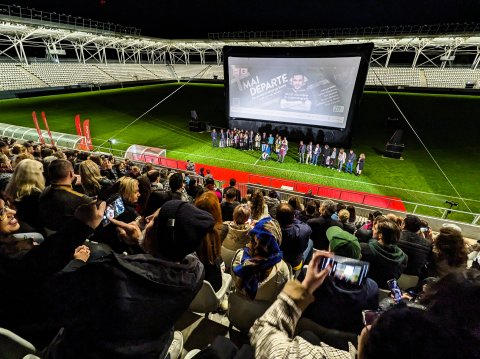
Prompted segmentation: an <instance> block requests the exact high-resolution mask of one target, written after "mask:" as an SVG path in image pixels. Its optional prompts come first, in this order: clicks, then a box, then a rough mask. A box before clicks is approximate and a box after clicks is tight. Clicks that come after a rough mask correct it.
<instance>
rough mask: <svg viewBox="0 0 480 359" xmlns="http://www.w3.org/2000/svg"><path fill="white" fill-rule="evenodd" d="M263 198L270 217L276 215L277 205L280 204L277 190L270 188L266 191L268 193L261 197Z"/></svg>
mask: <svg viewBox="0 0 480 359" xmlns="http://www.w3.org/2000/svg"><path fill="white" fill-rule="evenodd" d="M263 200H264V201H265V204H266V205H267V208H268V214H269V215H270V217H272V218H275V217H276V216H277V207H278V205H279V204H280V200H279V199H278V193H277V191H275V190H274V189H271V190H270V191H269V192H268V195H267V196H264V197H263Z"/></svg>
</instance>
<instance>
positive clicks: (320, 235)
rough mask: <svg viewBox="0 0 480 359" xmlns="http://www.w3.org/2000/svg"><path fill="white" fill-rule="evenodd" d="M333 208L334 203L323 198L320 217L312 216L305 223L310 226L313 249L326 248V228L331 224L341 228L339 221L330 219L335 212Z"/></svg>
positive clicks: (334, 206)
mask: <svg viewBox="0 0 480 359" xmlns="http://www.w3.org/2000/svg"><path fill="white" fill-rule="evenodd" d="M335 208H336V205H335V203H333V201H330V200H325V201H323V202H322V205H321V207H320V217H317V218H312V219H309V220H308V221H307V224H308V225H309V226H310V228H312V235H311V238H312V240H313V247H314V248H315V249H322V250H327V249H328V244H329V243H328V239H327V229H328V228H330V227H332V226H337V227H340V228H343V225H342V223H341V222H339V221H335V220H333V219H332V214H334V213H335Z"/></svg>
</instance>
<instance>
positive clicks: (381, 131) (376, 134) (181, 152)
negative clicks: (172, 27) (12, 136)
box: [0, 83, 480, 221]
mask: <svg viewBox="0 0 480 359" xmlns="http://www.w3.org/2000/svg"><path fill="white" fill-rule="evenodd" d="M180 86H182V84H176V83H174V84H163V85H152V86H143V87H136V88H129V89H118V90H104V91H99V92H86V93H76V94H65V95H53V96H44V97H35V98H27V99H9V100H2V101H0V114H1V119H0V122H3V123H11V124H16V125H20V126H28V127H33V123H32V118H31V112H32V111H37V115H38V116H39V113H40V112H41V111H45V112H46V114H47V118H48V122H49V126H50V129H51V130H52V131H57V132H66V133H75V126H74V116H75V114H77V113H79V114H80V115H81V118H82V119H87V118H89V119H90V121H91V122H90V124H91V133H92V137H93V138H94V145H96V146H98V145H101V144H103V146H104V147H105V148H107V149H108V146H109V145H108V144H106V140H108V139H109V138H114V139H115V140H116V141H117V143H115V144H114V145H113V148H114V149H115V150H124V149H126V148H127V147H128V146H129V144H134V143H136V144H144V145H150V146H156V147H162V148H166V149H167V156H168V157H169V158H176V159H191V160H194V161H197V162H202V163H205V164H210V165H215V166H220V167H228V168H232V169H238V170H242V171H249V172H253V173H258V174H265V175H269V176H275V177H282V178H288V179H293V180H300V181H305V182H312V183H319V184H323V185H328V186H333V187H340V188H345V189H351V190H357V191H363V192H370V193H376V194H382V195H389V196H395V197H399V198H401V199H402V200H404V201H408V202H416V203H425V204H429V205H433V206H440V207H445V200H447V199H450V200H454V201H456V202H459V207H458V209H459V210H462V211H468V209H467V206H468V207H469V208H470V210H472V211H473V212H475V213H480V198H479V194H480V190H479V182H480V165H479V164H480V145H479V139H480V126H479V124H480V122H479V121H480V120H479V119H480V98H477V97H475V96H460V95H419V94H408V93H401V94H400V93H395V94H392V95H393V97H394V99H395V101H396V102H397V104H398V106H399V107H400V109H401V110H402V112H403V113H404V114H405V116H406V117H407V119H408V121H409V122H410V123H411V124H412V126H413V128H414V129H415V131H416V132H417V133H418V135H419V136H420V138H421V139H422V140H423V142H424V143H425V145H426V146H427V148H428V149H429V150H430V152H431V154H432V155H433V157H434V158H435V160H436V161H437V162H438V164H439V165H440V167H441V168H442V170H443V171H444V173H445V175H446V177H447V178H448V180H449V181H450V182H451V183H452V184H453V185H454V186H455V188H456V189H457V191H458V192H459V193H460V196H461V197H462V198H464V199H465V202H466V204H465V203H463V202H462V200H461V199H460V198H457V197H458V195H457V194H456V193H455V191H454V189H453V188H452V186H451V185H450V183H449V182H448V181H447V179H446V178H445V176H444V175H443V174H442V172H441V171H440V170H439V169H438V167H437V166H436V165H435V163H434V161H433V160H432V159H431V157H430V156H429V155H428V154H427V152H426V151H425V149H424V148H423V146H422V145H421V144H420V142H419V140H418V139H417V137H416V136H415V135H414V134H413V131H411V130H410V129H408V126H407V125H406V124H405V121H404V120H403V119H402V118H400V115H399V114H398V111H397V110H396V108H395V106H394V105H393V102H392V101H391V100H390V99H389V98H388V96H387V95H386V94H385V93H375V92H365V93H364V95H363V98H362V101H361V103H360V106H359V112H358V116H357V118H355V121H354V124H353V144H352V146H353V148H354V149H355V151H356V153H357V155H358V154H359V153H361V152H364V153H365V154H366V162H365V170H364V174H363V175H362V176H361V177H355V176H351V175H347V174H344V173H338V172H337V171H333V170H330V169H325V168H319V167H312V166H307V165H301V164H299V163H297V158H296V152H297V148H296V144H293V143H291V144H290V149H289V153H288V155H287V159H286V161H285V163H284V164H282V165H279V164H277V163H276V162H274V161H267V162H264V161H258V158H259V156H260V153H259V152H256V151H246V152H243V151H238V150H234V149H231V148H227V149H218V148H215V149H212V148H211V141H210V134H209V133H192V132H189V131H188V128H187V125H188V120H189V116H190V110H192V109H195V110H196V111H197V113H198V115H199V117H200V120H202V121H207V122H210V123H211V124H212V125H216V126H223V127H227V120H226V116H225V100H224V87H223V85H212V84H187V85H185V86H183V87H182V88H181V89H178V88H179V87H180ZM177 89H178V91H177V92H175V93H174V94H173V95H171V94H172V92H173V91H175V90H177ZM169 95H171V96H170V97H168V98H167V99H165V98H166V97H167V96H169ZM162 100H164V101H163V102H161V101H162ZM159 102H161V103H160V104H159V105H158V106H157V107H155V108H154V109H153V110H152V111H150V112H149V113H147V114H145V115H144V116H143V117H141V118H140V119H138V118H139V117H140V116H141V115H142V114H144V113H145V112H146V111H147V110H149V109H150V108H151V107H152V106H154V105H156V104H157V103H159ZM388 116H398V117H399V118H400V122H402V123H403V125H404V126H405V127H406V128H407V129H406V131H405V136H404V142H405V144H406V150H405V152H404V156H403V157H404V160H403V161H399V160H393V159H388V158H383V157H382V156H381V150H382V149H383V147H384V145H385V142H386V141H387V140H388V139H389V138H390V136H391V135H392V134H393V131H392V130H391V129H387V126H386V118H387V117H388ZM137 119H138V120H137ZM135 120H137V121H136V122H135V123H133V124H131V123H132V122H133V121H135ZM40 122H41V121H40ZM128 125H130V126H129V127H128V128H127V129H125V127H126V126H128ZM407 209H408V210H413V206H411V205H408V204H407ZM420 213H423V214H434V215H439V212H438V211H433V212H432V211H431V210H426V209H422V210H420ZM449 218H452V219H459V220H466V221H471V220H472V219H473V217H472V216H462V215H453V216H450V217H449Z"/></svg>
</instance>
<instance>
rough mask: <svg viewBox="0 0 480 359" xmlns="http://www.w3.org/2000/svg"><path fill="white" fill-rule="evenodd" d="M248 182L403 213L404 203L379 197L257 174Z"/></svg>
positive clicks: (252, 175) (250, 176)
mask: <svg viewBox="0 0 480 359" xmlns="http://www.w3.org/2000/svg"><path fill="white" fill-rule="evenodd" d="M248 182H249V183H252V184H260V185H263V186H267V187H272V188H282V187H283V188H285V189H289V190H290V189H291V190H292V191H295V192H300V193H307V192H309V191H311V193H312V194H313V195H314V196H319V197H325V198H331V199H336V200H338V201H346V202H354V203H360V204H364V205H367V206H376V207H384V208H391V209H394V210H398V211H405V206H404V201H401V200H399V199H395V198H389V197H386V196H381V195H375V194H370V193H364V192H357V191H352V190H345V189H340V188H335V187H329V186H322V185H314V184H306V183H303V182H298V181H294V180H284V179H281V178H273V177H267V176H261V175H257V174H250V175H249V176H248ZM286 187H289V188H286Z"/></svg>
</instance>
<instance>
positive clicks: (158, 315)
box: [42, 200, 214, 359]
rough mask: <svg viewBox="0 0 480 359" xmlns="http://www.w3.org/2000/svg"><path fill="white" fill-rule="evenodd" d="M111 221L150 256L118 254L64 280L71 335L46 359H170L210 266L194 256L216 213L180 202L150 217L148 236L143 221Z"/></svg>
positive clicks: (61, 301) (61, 289) (66, 330)
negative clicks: (177, 329) (177, 326)
mask: <svg viewBox="0 0 480 359" xmlns="http://www.w3.org/2000/svg"><path fill="white" fill-rule="evenodd" d="M111 221H112V222H113V223H114V224H115V225H117V227H118V230H119V233H120V235H121V236H122V237H124V240H130V241H139V242H140V243H141V246H142V248H143V249H144V251H145V253H141V254H135V255H129V256H126V255H123V254H117V253H111V254H109V255H107V256H105V257H104V258H102V259H101V260H100V261H97V262H93V263H89V264H86V265H84V266H83V267H81V268H79V269H77V270H76V271H75V272H72V273H65V274H62V275H61V276H60V277H59V278H58V279H57V281H56V283H55V285H56V288H57V291H56V296H55V298H52V299H55V300H56V301H57V305H58V306H59V307H60V309H61V312H62V318H63V323H62V325H63V330H62V331H61V333H59V335H58V336H57V337H56V338H55V340H54V341H53V342H52V344H51V345H50V346H49V347H48V350H47V351H46V352H45V353H44V356H42V357H43V358H45V359H52V358H72V359H75V358H142V359H158V358H162V359H163V358H165V355H166V352H167V350H168V348H169V346H170V344H171V342H172V340H173V339H172V338H173V325H174V323H175V322H176V321H177V320H178V319H179V318H180V316H181V315H182V314H183V313H184V312H185V311H186V310H187V309H188V307H189V305H190V303H191V301H192V300H193V298H194V297H195V295H196V294H197V293H198V291H199V290H200V288H201V286H202V285H203V279H204V268H203V265H202V264H201V263H200V261H199V259H198V258H197V257H196V256H195V255H192V254H191V253H193V252H195V251H196V250H197V249H198V248H199V247H200V245H201V243H202V239H203V237H204V235H205V234H206V233H207V232H208V231H210V230H211V229H212V227H213V225H214V219H213V217H212V215H211V214H210V213H207V212H205V211H203V210H201V209H199V208H196V207H195V206H193V205H192V204H190V203H187V202H183V201H179V200H172V201H168V202H166V203H165V204H164V205H163V206H162V207H161V208H160V209H159V210H158V211H157V212H156V213H155V214H154V215H153V216H151V217H150V218H149V219H148V220H147V222H148V223H147V225H146V227H145V230H144V232H143V233H142V232H141V231H140V229H139V227H138V225H136V223H135V222H132V223H129V224H127V223H124V222H120V221H117V220H115V219H111ZM52 284H53V283H52ZM172 359H173V358H172Z"/></svg>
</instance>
